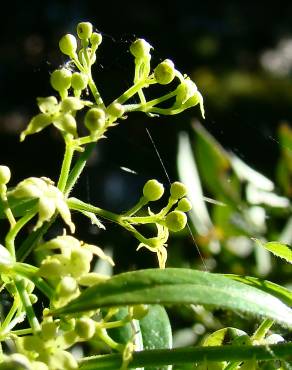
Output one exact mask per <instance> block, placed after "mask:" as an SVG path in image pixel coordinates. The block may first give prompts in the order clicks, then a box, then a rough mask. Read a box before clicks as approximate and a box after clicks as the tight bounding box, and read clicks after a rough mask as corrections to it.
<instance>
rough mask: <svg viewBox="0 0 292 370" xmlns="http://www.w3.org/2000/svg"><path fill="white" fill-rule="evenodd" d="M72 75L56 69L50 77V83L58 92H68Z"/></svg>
mask: <svg viewBox="0 0 292 370" xmlns="http://www.w3.org/2000/svg"><path fill="white" fill-rule="evenodd" d="M71 78H72V73H71V72H70V71H69V70H68V69H66V68H62V69H56V70H55V71H54V72H53V73H52V74H51V77H50V82H51V85H52V87H53V89H55V90H56V91H64V90H68V89H69V87H70V86H71Z"/></svg>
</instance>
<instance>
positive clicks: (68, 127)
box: [54, 113, 77, 137]
mask: <svg viewBox="0 0 292 370" xmlns="http://www.w3.org/2000/svg"><path fill="white" fill-rule="evenodd" d="M54 125H55V126H56V127H58V128H59V129H60V130H62V131H65V132H67V133H68V134H71V135H73V136H74V137H77V124H76V120H75V118H74V117H73V116H72V114H70V113H66V114H64V115H63V116H61V117H60V118H59V120H58V121H57V122H54Z"/></svg>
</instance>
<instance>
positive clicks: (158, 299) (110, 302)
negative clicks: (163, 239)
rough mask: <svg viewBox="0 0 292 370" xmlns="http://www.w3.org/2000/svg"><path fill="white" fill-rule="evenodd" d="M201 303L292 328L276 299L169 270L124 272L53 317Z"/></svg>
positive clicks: (208, 276) (220, 279)
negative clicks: (127, 307) (103, 309)
mask: <svg viewBox="0 0 292 370" xmlns="http://www.w3.org/2000/svg"><path fill="white" fill-rule="evenodd" d="M140 303H145V304H161V305H165V304H167V305H168V304H202V305H210V306H212V307H216V308H217V307H218V308H219V307H220V308H223V309H230V310H233V311H236V312H243V313H247V314H251V315H254V316H263V317H266V318H270V319H272V320H275V321H276V322H277V323H279V324H282V325H284V326H288V327H291V328H292V310H291V309H290V308H289V307H288V306H286V305H285V304H284V303H283V302H281V301H280V300H279V299H278V298H276V297H274V296H272V295H271V294H268V293H266V292H264V291H261V290H259V289H257V288H254V287H252V286H249V285H246V284H243V283H241V282H238V281H234V280H232V279H230V278H228V277H226V276H222V275H220V274H213V273H208V272H204V271H196V270H191V269H181V268H168V269H164V270H161V269H148V270H139V271H133V272H126V273H122V274H119V275H115V276H114V277H112V278H110V279H108V280H106V281H105V282H102V283H100V284H98V285H94V286H92V287H90V288H88V289H86V290H84V291H83V292H82V293H81V295H80V296H79V297H78V298H76V299H74V300H72V301H71V302H70V303H69V304H67V305H66V306H64V307H61V308H59V309H56V310H53V311H52V314H53V315H64V314H74V313H77V312H82V311H89V310H95V309H98V308H100V307H112V306H125V305H134V304H140Z"/></svg>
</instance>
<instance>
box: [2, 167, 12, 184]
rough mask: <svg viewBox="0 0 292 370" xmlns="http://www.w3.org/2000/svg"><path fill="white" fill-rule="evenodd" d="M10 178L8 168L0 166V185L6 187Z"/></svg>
mask: <svg viewBox="0 0 292 370" xmlns="http://www.w3.org/2000/svg"><path fill="white" fill-rule="evenodd" d="M10 178H11V172H10V169H9V167H7V166H0V185H6V184H7V183H8V182H9V181H10Z"/></svg>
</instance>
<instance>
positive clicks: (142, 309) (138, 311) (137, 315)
mask: <svg viewBox="0 0 292 370" xmlns="http://www.w3.org/2000/svg"><path fill="white" fill-rule="evenodd" d="M132 309H133V319H136V320H141V319H142V318H143V317H144V316H146V315H147V313H148V312H149V306H148V305H147V304H136V305H135V306H132Z"/></svg>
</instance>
